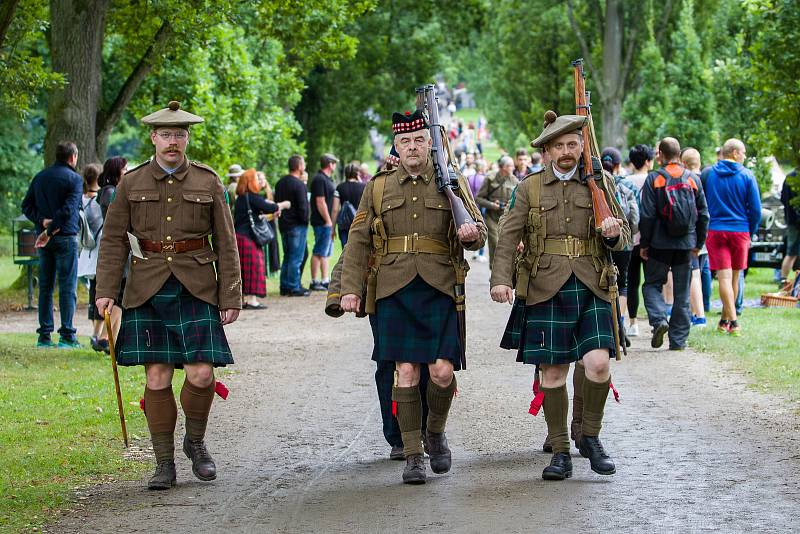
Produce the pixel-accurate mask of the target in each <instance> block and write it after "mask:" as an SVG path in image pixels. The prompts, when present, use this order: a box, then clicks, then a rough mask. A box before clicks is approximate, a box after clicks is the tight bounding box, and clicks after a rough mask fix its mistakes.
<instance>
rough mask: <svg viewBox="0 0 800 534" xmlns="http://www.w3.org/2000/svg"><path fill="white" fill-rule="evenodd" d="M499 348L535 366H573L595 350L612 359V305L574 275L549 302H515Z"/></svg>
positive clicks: (520, 300) (518, 300)
mask: <svg viewBox="0 0 800 534" xmlns="http://www.w3.org/2000/svg"><path fill="white" fill-rule="evenodd" d="M500 347H501V348H504V349H515V350H516V351H517V361H518V362H522V363H527V364H532V365H540V364H549V365H555V364H570V363H572V362H575V361H578V360H580V359H581V358H583V356H584V354H586V353H587V352H589V351H591V350H594V349H608V350H609V356H610V357H612V358H613V357H614V330H613V323H612V318H611V304H609V303H608V302H606V301H604V300H602V299H601V298H599V297H597V295H595V294H594V293H592V291H591V290H590V289H589V288H588V287H586V286H585V285H584V284H583V283H582V282H581V281H580V280H578V278H577V277H576V276H575V275H574V274H573V275H572V276H570V277H569V279H568V280H567V282H566V283H565V284H564V286H563V287H562V288H561V290H560V291H559V292H558V293H556V294H555V295H554V296H553V298H551V299H550V300H548V301H546V302H541V303H539V304H535V305H533V306H526V305H525V301H524V300H522V299H517V300H515V301H514V306H513V308H512V311H511V316H510V317H509V319H508V324H507V325H506V330H505V332H504V333H503V338H502V340H501V341H500Z"/></svg>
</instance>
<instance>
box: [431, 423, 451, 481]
mask: <svg viewBox="0 0 800 534" xmlns="http://www.w3.org/2000/svg"><path fill="white" fill-rule="evenodd" d="M425 435H426V436H427V437H428V455H429V456H430V457H431V471H433V472H434V473H436V474H438V475H440V474H442V473H447V472H448V471H450V466H451V465H452V460H451V455H450V447H448V446H447V436H445V434H444V432H430V431H425Z"/></svg>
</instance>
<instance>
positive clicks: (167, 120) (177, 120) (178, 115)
mask: <svg viewBox="0 0 800 534" xmlns="http://www.w3.org/2000/svg"><path fill="white" fill-rule="evenodd" d="M201 122H203V117H198V116H197V115H193V114H191V113H189V112H188V111H183V110H182V109H181V103H180V102H178V101H176V100H173V101H171V102H170V103H169V105H168V106H167V107H165V108H164V109H159V110H158V111H156V112H154V113H151V114H150V115H148V116H146V117H142V123H143V124H146V125H147V126H152V127H153V128H158V127H161V126H173V127H179V128H188V127H189V126H191V125H192V124H200V123H201Z"/></svg>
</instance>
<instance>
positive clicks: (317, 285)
mask: <svg viewBox="0 0 800 534" xmlns="http://www.w3.org/2000/svg"><path fill="white" fill-rule="evenodd" d="M308 289H310V290H311V291H327V290H328V285H327V284H324V283H322V282H320V281H316V280H315V281H313V282H311V285H310V286H308Z"/></svg>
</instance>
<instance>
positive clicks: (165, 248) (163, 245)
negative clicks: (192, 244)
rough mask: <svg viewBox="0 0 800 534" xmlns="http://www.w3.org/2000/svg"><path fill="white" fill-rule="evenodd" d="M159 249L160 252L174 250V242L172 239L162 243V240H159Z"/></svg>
mask: <svg viewBox="0 0 800 534" xmlns="http://www.w3.org/2000/svg"><path fill="white" fill-rule="evenodd" d="M161 251H162V252H174V251H175V243H173V242H172V241H168V242H166V243H164V242H163V241H162V242H161Z"/></svg>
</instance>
